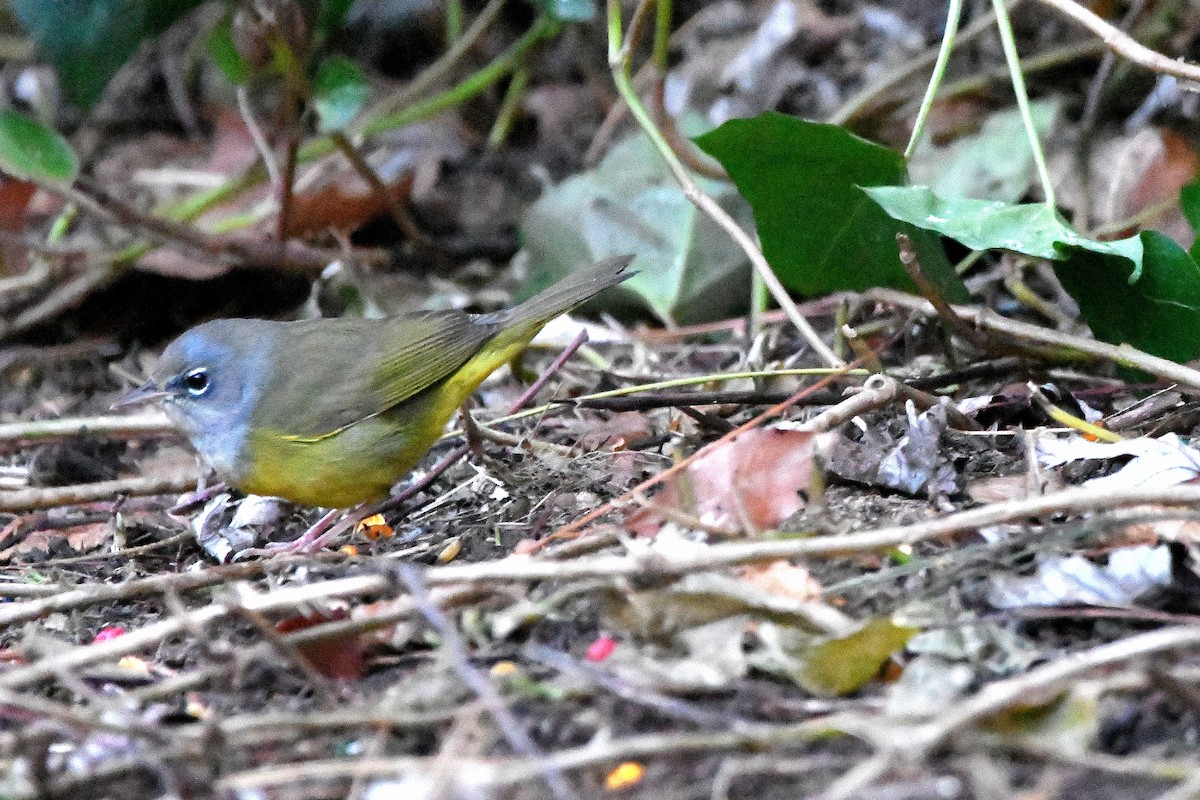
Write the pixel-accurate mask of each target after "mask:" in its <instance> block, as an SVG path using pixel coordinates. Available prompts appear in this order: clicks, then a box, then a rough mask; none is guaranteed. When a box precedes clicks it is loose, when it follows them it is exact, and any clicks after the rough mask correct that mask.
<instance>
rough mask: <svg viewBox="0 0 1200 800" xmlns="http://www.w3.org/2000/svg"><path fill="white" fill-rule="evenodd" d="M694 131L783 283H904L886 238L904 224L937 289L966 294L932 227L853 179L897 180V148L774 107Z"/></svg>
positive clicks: (807, 289) (961, 298) (867, 182)
mask: <svg viewBox="0 0 1200 800" xmlns="http://www.w3.org/2000/svg"><path fill="white" fill-rule="evenodd" d="M695 141H696V144H697V145H699V146H700V148H701V149H702V150H704V152H706V153H708V154H709V155H711V156H712V157H714V158H716V159H717V160H718V161H720V162H721V164H722V166H724V167H725V169H726V170H727V171H728V172H729V176H730V177H731V178H732V179H733V181H734V183H735V184H737V187H738V190H739V191H740V192H741V193H742V196H744V197H745V198H746V199H747V200H748V201H749V202H750V206H751V208H753V209H754V221H755V223H756V224H757V226H758V235H759V238H760V239H761V240H762V246H763V253H764V254H765V255H766V257H767V260H768V261H769V262H770V263H771V266H772V268H774V270H775V272H776V273H777V274H778V275H779V279H780V280H781V281H782V282H783V283H784V285H786V286H787V287H788V288H790V289H793V290H795V291H797V292H800V293H801V294H805V295H810V296H812V295H821V294H828V293H830V292H835V291H844V290H862V289H868V288H871V287H874V286H890V287H895V288H899V289H905V290H908V291H914V290H915V288H916V287H915V286H914V285H913V283H912V281H911V280H910V279H909V277H908V275H907V274H906V273H905V271H904V268H903V267H902V266H901V264H900V257H899V251H898V249H897V245H896V234H897V233H904V234H906V235H907V236H908V237H909V238H910V239H912V241H913V245H914V247H915V248H916V250H917V255H918V256H919V257H920V259H921V264H922V266H923V268H924V270H925V273H926V275H927V276H928V277H929V279H930V280H931V281H932V282H933V283H934V284H935V285H936V286H937V287H938V288H939V289H940V290H941V292H942V294H943V295H944V296H945V297H947V298H949V299H950V300H951V301H954V302H965V301H966V300H967V298H968V295H967V290H966V287H965V286H963V283H962V281H961V280H960V279H959V278H958V276H957V275H955V273H954V269H953V268H952V267H951V265H950V263H949V261H948V260H947V259H946V254H945V252H944V251H943V250H942V246H941V241H940V240H939V239H938V237H936V236H932V235H930V234H928V233H925V232H923V231H920V230H918V229H917V228H916V227H914V226H913V225H910V224H907V223H905V222H900V221H897V220H896V219H893V218H891V217H889V216H888V215H887V214H886V213H884V212H883V211H882V210H881V209H880V208H879V207H878V206H877V205H876V204H875V203H873V202H871V200H870V199H869V198H868V197H867V196H866V195H864V194H863V193H862V190H861V189H860V188H859V187H860V186H884V185H897V184H903V183H905V180H906V179H905V167H904V158H903V157H902V156H901V155H900V154H899V153H896V152H894V151H892V150H889V149H887V148H886V147H881V146H879V145H877V144H874V143H872V142H868V141H867V140H865V139H860V138H859V137H857V136H854V135H853V134H851V133H849V132H847V131H845V130H843V129H842V128H839V127H837V126H836V125H826V124H822V123H815V122H806V121H804V120H801V119H797V118H795V117H790V116H787V115H785V114H777V113H774V112H768V113H765V114H760V115H758V116H757V117H754V118H752V119H733V120H729V121H728V122H726V123H725V124H723V125H721V127H719V128H717V129H716V130H713V131H710V132H709V133H706V134H704V135H703V136H699V137H697V138H696V139H695Z"/></svg>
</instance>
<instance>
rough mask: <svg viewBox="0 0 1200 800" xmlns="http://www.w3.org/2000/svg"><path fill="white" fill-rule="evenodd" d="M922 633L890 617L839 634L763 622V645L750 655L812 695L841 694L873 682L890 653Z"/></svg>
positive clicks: (763, 667) (759, 664)
mask: <svg viewBox="0 0 1200 800" xmlns="http://www.w3.org/2000/svg"><path fill="white" fill-rule="evenodd" d="M918 632H919V629H918V628H911V627H908V626H905V625H897V624H896V623H894V622H892V620H891V619H889V618H887V617H877V618H875V619H871V620H868V621H867V622H866V623H864V624H863V625H862V626H861V627H859V628H858V630H856V631H854V632H853V633H850V634H848V635H846V636H840V637H830V636H818V635H814V634H812V633H811V632H808V631H805V630H801V629H798V628H796V627H793V626H789V625H781V624H777V623H774V622H765V623H762V624H761V625H760V626H759V629H758V635H759V639H760V641H761V643H762V647H761V648H760V649H758V650H756V651H753V652H751V654H750V655H749V657H748V658H749V661H750V663H751V664H752V665H753V666H754V667H755V668H756V669H760V670H763V671H765V672H769V673H771V674H773V675H778V676H780V677H782V678H787V679H789V680H791V681H793V682H795V683H797V684H798V685H800V686H802V687H803V688H804V689H805V690H807V691H809V692H811V693H812V694H815V695H819V696H822V697H837V696H841V695H847V694H850V693H851V692H854V691H857V690H859V689H861V688H862V687H863V686H865V685H866V684H867V683H868V682H870V681H871V680H872V679H873V678H874V677H875V676H876V675H877V674H878V673H879V668H880V667H881V666H883V663H884V662H885V661H887V660H888V658H890V657H891V655H892V653H894V652H896V651H897V650H899V649H900V648H902V647H904V645H905V644H906V643H907V642H908V640H909V639H910V638H912V637H913V636H914V635H915V634H916V633H918Z"/></svg>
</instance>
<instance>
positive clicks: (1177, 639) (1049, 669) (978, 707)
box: [896, 625, 1200, 756]
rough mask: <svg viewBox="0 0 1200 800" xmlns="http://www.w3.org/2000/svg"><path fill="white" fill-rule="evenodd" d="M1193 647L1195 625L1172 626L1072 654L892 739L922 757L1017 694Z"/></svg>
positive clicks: (1197, 639) (1198, 633) (1198, 639)
mask: <svg viewBox="0 0 1200 800" xmlns="http://www.w3.org/2000/svg"><path fill="white" fill-rule="evenodd" d="M1196 646H1200V627H1198V626H1196V625H1177V626H1173V627H1170V628H1162V629H1160V630H1156V631H1150V632H1149V633H1142V634H1138V635H1136V636H1130V637H1128V638H1125V639H1121V640H1119V641H1116V642H1111V643H1109V644H1104V645H1100V646H1099V647H1093V648H1092V649H1090V650H1085V651H1083V652H1082V653H1072V654H1071V655H1069V656H1066V657H1063V658H1060V659H1058V660H1057V661H1052V662H1050V663H1049V664H1044V665H1042V666H1040V667H1036V668H1034V669H1032V670H1030V671H1029V672H1026V673H1025V674H1023V675H1018V676H1016V677H1014V678H1009V679H1007V680H1002V681H995V682H993V683H989V684H988V685H987V686H984V687H983V689H981V690H980V691H979V692H977V693H976V694H974V695H972V696H971V697H970V698H968V699H966V700H964V701H962V702H960V703H956V704H954V705H952V706H951V707H950V708H947V709H943V710H941V711H940V712H939V713H938V716H937V719H936V720H934V721H932V722H927V723H924V724H923V725H917V726H906V730H905V733H904V735H903V737H902V738H903V740H904V741H903V743H901V742H899V741H897V742H896V745H897V747H898V748H899V749H901V751H902V752H904V753H907V754H909V755H914V754H915V755H918V756H923V755H926V754H928V753H930V752H931V751H932V750H934V749H936V748H938V747H941V746H943V745H944V744H946V742H947V740H948V739H950V737H952V736H953V735H954V734H955V733H957V732H959V731H960V730H962V729H963V728H965V727H968V726H970V725H973V724H975V723H978V722H981V721H982V720H984V719H987V718H988V717H990V716H993V715H995V714H998V713H999V712H1001V711H1003V710H1004V709H1006V708H1008V707H1010V706H1012V705H1013V704H1014V703H1018V702H1019V701H1020V700H1021V699H1022V698H1025V697H1029V696H1031V695H1034V696H1036V695H1038V694H1040V693H1044V692H1047V691H1049V690H1052V689H1055V688H1057V687H1059V686H1062V685H1063V684H1064V683H1066V682H1067V681H1069V680H1071V679H1073V678H1078V677H1079V676H1081V675H1086V674H1088V673H1090V672H1093V671H1095V670H1098V669H1101V668H1103V667H1110V666H1113V665H1116V664H1122V663H1124V662H1127V661H1131V660H1133V659H1135V658H1142V657H1144V656H1148V655H1151V654H1153V653H1163V652H1168V651H1171V650H1179V649H1182V648H1185V647H1196Z"/></svg>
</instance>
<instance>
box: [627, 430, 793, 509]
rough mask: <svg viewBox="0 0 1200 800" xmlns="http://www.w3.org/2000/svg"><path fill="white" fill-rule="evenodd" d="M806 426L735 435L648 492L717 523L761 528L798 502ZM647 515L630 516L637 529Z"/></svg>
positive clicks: (663, 502)
mask: <svg viewBox="0 0 1200 800" xmlns="http://www.w3.org/2000/svg"><path fill="white" fill-rule="evenodd" d="M814 436H815V434H813V433H812V432H811V431H804V430H796V429H789V428H782V427H771V428H759V429H756V430H751V431H747V432H745V433H743V434H740V435H739V436H737V437H736V438H734V439H733V440H731V441H729V442H725V443H723V444H721V445H719V446H718V447H716V448H714V449H713V450H711V451H710V452H708V453H706V454H705V455H703V456H702V457H700V458H698V459H697V460H696V461H694V462H693V463H692V464H691V465H690V466H689V467H688V468H687V469H686V470H685V471H684V472H683V473H681V474H680V475H677V476H676V477H675V478H674V479H673V480H672V481H671V482H669V483H668V484H667V485H666V488H664V489H663V490H662V491H661V492H660V493H659V494H658V495H656V496H655V497H654V504H655V505H660V506H665V507H667V508H673V509H678V510H680V511H682V512H684V513H685V514H690V515H692V516H694V517H696V518H698V519H699V520H700V521H701V522H703V523H705V524H707V525H712V526H714V527H720V528H730V529H737V530H743V531H751V532H753V531H764V530H770V529H771V528H775V527H777V526H778V525H779V524H780V523H782V522H783V521H784V520H785V519H787V518H788V517H790V516H792V515H793V514H795V513H796V512H797V511H799V510H800V509H801V508H803V507H804V502H803V500H802V499H801V497H800V493H801V492H802V491H804V490H806V489H808V487H809V486H810V485H811V483H812V456H813V438H814ZM652 516H653V513H652V511H651V513H650V515H642V514H638V515H635V519H632V520H631V522H632V523H633V524H634V525H635V526H640V527H637V528H636V529H638V530H639V532H650V531H649V530H648V529H647V527H646V526H645V525H644V524H643V523H644V522H645V521H646V520H647V519H648V517H652Z"/></svg>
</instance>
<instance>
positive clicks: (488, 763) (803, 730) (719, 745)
mask: <svg viewBox="0 0 1200 800" xmlns="http://www.w3.org/2000/svg"><path fill="white" fill-rule="evenodd" d="M836 732H837V730H836V727H835V726H834V725H831V724H828V723H826V722H825V721H824V720H819V719H818V720H814V721H811V722H803V723H799V724H796V725H777V726H769V725H753V726H738V727H735V728H734V729H733V730H728V731H697V732H694V733H693V732H685V733H680V732H669V733H651V734H644V735H641V736H629V737H624V738H617V739H608V740H606V741H595V742H590V743H588V744H586V745H583V746H581V747H575V748H569V749H566V750H559V751H557V752H554V753H550V754H547V755H546V756H544V757H543V758H542V759H541V760H533V759H526V758H521V759H513V758H510V759H497V758H487V759H469V758H462V759H460V760H459V761H458V762H457V766H458V769H459V771H460V773H461V774H463V775H469V776H470V777H471V786H473V787H486V786H495V787H504V786H512V785H515V784H519V783H524V782H526V781H529V780H530V779H532V778H534V777H536V776H538V775H540V774H542V772H543V770H545V769H546V768H547V766H550V767H553V768H557V769H560V770H564V771H565V770H579V769H585V768H588V767H592V766H596V765H599V764H609V763H614V762H618V761H629V760H634V759H645V758H650V757H653V756H658V755H664V754H670V755H676V756H678V755H682V754H685V753H720V752H731V751H739V750H752V751H753V750H772V749H776V748H780V747H789V746H795V745H798V744H801V743H803V742H806V741H810V740H812V739H814V738H817V737H821V736H829V735H830V734H833V733H836ZM433 762H434V757H426V758H418V757H405V758H374V759H358V760H348V759H336V760H325V761H322V760H317V759H312V760H307V761H304V762H301V763H293V764H284V765H272V766H267V767H259V768H256V769H250V770H245V771H243V772H238V773H234V774H233V775H229V776H227V777H225V778H222V779H221V780H220V781H218V782H217V789H218V791H224V792H228V793H232V794H235V795H236V794H239V793H246V792H251V791H255V790H261V789H269V788H271V787H274V786H288V787H292V788H294V787H295V786H296V785H299V784H301V783H305V782H308V781H330V780H336V779H343V780H348V779H350V778H353V777H358V776H364V777H373V778H388V777H396V776H399V775H403V774H406V773H413V774H423V773H425V772H427V771H428V770H429V769H431V767H432V765H433Z"/></svg>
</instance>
